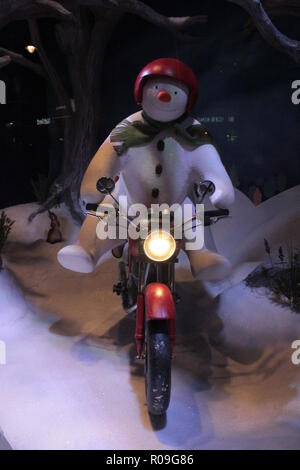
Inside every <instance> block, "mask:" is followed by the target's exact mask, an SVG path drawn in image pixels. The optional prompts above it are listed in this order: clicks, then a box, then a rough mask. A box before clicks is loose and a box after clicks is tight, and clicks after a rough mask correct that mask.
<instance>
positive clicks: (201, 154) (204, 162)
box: [192, 144, 234, 208]
mask: <svg viewBox="0 0 300 470" xmlns="http://www.w3.org/2000/svg"><path fill="white" fill-rule="evenodd" d="M192 166H193V170H194V174H195V176H196V177H197V178H198V181H199V180H200V181H203V180H205V181H211V182H212V183H213V185H214V187H215V191H214V192H213V193H212V194H210V195H209V198H210V201H211V203H212V204H213V205H214V206H215V207H217V208H227V207H229V206H230V205H231V204H232V203H233V202H234V189H233V186H232V183H231V180H230V178H229V176H228V174H227V172H226V170H225V168H224V166H223V163H222V161H221V158H220V156H219V154H218V152H217V150H216V148H215V147H214V146H213V145H209V144H208V145H203V146H201V147H199V148H198V149H197V150H195V151H193V160H192Z"/></svg>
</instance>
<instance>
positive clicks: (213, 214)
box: [204, 209, 229, 217]
mask: <svg viewBox="0 0 300 470" xmlns="http://www.w3.org/2000/svg"><path fill="white" fill-rule="evenodd" d="M204 215H205V217H223V216H227V215H229V210H228V209H216V210H214V211H205V212H204Z"/></svg>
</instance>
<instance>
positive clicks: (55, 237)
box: [47, 211, 62, 243]
mask: <svg viewBox="0 0 300 470" xmlns="http://www.w3.org/2000/svg"><path fill="white" fill-rule="evenodd" d="M48 215H49V218H50V230H49V232H48V236H47V242H48V243H59V242H61V241H62V233H61V231H60V228H59V227H60V222H59V220H58V217H57V215H56V214H54V212H52V211H48Z"/></svg>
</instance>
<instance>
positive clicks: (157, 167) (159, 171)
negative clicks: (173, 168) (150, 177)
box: [155, 165, 162, 175]
mask: <svg viewBox="0 0 300 470" xmlns="http://www.w3.org/2000/svg"><path fill="white" fill-rule="evenodd" d="M155 173H156V174H157V175H161V174H162V166H161V165H157V166H156V168H155Z"/></svg>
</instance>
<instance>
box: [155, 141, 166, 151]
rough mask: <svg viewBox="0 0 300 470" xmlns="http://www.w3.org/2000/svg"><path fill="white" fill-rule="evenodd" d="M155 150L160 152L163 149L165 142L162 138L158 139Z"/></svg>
mask: <svg viewBox="0 0 300 470" xmlns="http://www.w3.org/2000/svg"><path fill="white" fill-rule="evenodd" d="M156 147H157V150H159V151H160V152H162V151H163V150H164V149H165V143H164V141H163V140H159V141H158V142H157V144H156Z"/></svg>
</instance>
